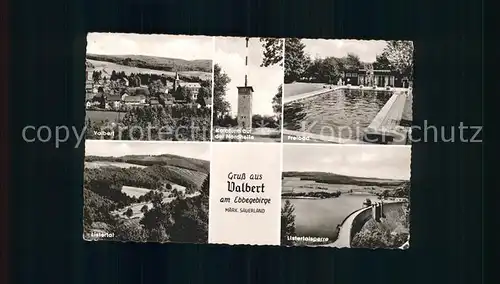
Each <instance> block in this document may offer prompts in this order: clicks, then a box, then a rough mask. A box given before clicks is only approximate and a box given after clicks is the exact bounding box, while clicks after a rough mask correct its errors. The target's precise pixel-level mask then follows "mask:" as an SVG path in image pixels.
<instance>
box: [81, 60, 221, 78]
mask: <svg viewBox="0 0 500 284" xmlns="http://www.w3.org/2000/svg"><path fill="white" fill-rule="evenodd" d="M87 60H88V61H89V62H90V63H91V64H92V65H93V66H94V70H95V71H102V73H103V75H104V76H106V77H109V76H110V75H111V73H112V72H113V70H115V71H116V72H124V73H125V74H126V75H127V76H128V75H130V74H131V73H135V74H137V73H144V74H156V75H165V76H169V77H174V76H175V71H165V70H158V69H151V68H142V67H135V66H126V65H121V64H116V63H113V62H107V61H98V60H92V59H87ZM210 68H211V67H210ZM179 75H180V76H186V77H198V78H200V79H201V80H211V79H212V73H211V72H205V71H179Z"/></svg>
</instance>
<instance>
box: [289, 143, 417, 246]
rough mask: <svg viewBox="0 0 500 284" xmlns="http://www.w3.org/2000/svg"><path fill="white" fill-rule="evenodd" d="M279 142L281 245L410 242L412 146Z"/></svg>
mask: <svg viewBox="0 0 500 284" xmlns="http://www.w3.org/2000/svg"><path fill="white" fill-rule="evenodd" d="M283 147H284V149H283V177H282V178H283V180H282V212H281V214H282V216H281V218H282V219H281V221H282V222H281V244H282V245H286V246H301V245H305V246H329V247H361V248H400V247H402V246H405V245H408V242H409V219H408V218H409V192H410V182H409V178H410V157H411V149H410V147H408V146H394V147H389V148H387V147H384V146H354V145H352V146H351V145H349V146H348V145H345V146H340V145H336V146H328V145H320V144H308V145H307V146H306V145H297V144H285V145H284V146H283Z"/></svg>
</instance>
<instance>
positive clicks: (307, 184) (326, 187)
mask: <svg viewBox="0 0 500 284" xmlns="http://www.w3.org/2000/svg"><path fill="white" fill-rule="evenodd" d="M282 188H283V189H282V192H284V193H289V192H294V193H299V192H304V193H307V192H318V191H326V192H335V191H340V192H342V193H346V192H350V191H351V190H352V192H353V193H354V192H361V193H371V194H376V193H381V192H383V191H384V190H386V189H388V187H382V186H359V185H351V184H328V183H317V182H314V181H310V180H301V181H295V180H294V181H284V182H283V187H282Z"/></svg>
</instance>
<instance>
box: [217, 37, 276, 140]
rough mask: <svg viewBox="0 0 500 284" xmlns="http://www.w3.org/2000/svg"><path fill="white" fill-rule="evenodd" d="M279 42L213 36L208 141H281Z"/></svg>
mask: <svg viewBox="0 0 500 284" xmlns="http://www.w3.org/2000/svg"><path fill="white" fill-rule="evenodd" d="M283 54H284V45H283V40H282V39H268V38H243V37H217V38H216V39H215V56H214V105H213V136H212V139H213V141H220V142H246V141H248V142H281V126H282V100H281V98H282V86H283V78H284V68H283Z"/></svg>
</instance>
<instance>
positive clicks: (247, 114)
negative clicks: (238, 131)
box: [237, 37, 253, 129]
mask: <svg viewBox="0 0 500 284" xmlns="http://www.w3.org/2000/svg"><path fill="white" fill-rule="evenodd" d="M248 40H249V38H248V37H247V38H246V39H245V41H246V49H245V50H246V56H245V85H244V86H243V87H237V88H238V117H237V119H238V127H240V128H246V129H252V94H253V88H252V87H251V86H248Z"/></svg>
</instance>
